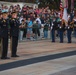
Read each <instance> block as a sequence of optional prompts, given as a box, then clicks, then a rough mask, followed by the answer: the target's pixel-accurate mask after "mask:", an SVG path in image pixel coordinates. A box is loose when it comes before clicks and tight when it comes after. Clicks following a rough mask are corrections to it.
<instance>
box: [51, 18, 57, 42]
mask: <svg viewBox="0 0 76 75" xmlns="http://www.w3.org/2000/svg"><path fill="white" fill-rule="evenodd" d="M56 28H57V22H56V18H55V17H54V18H53V22H52V24H51V38H52V42H55V30H56Z"/></svg>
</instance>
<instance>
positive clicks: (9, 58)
mask: <svg viewBox="0 0 76 75" xmlns="http://www.w3.org/2000/svg"><path fill="white" fill-rule="evenodd" d="M1 59H10V58H9V57H1Z"/></svg>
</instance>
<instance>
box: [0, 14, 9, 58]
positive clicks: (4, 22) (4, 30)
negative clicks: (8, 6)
mask: <svg viewBox="0 0 76 75" xmlns="http://www.w3.org/2000/svg"><path fill="white" fill-rule="evenodd" d="M2 17H3V18H2V19H1V24H0V26H1V31H0V35H1V42H2V44H1V45H2V46H1V47H2V48H1V49H2V55H1V59H9V58H8V57H7V52H8V25H9V20H8V14H7V12H3V14H2Z"/></svg>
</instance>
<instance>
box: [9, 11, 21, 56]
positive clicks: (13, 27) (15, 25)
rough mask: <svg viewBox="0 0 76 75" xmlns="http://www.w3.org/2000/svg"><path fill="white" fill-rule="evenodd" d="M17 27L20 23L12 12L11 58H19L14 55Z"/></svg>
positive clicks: (17, 33)
mask: <svg viewBox="0 0 76 75" xmlns="http://www.w3.org/2000/svg"><path fill="white" fill-rule="evenodd" d="M19 25H20V23H19V20H18V19H17V13H16V12H12V18H11V19H10V37H11V57H19V56H18V55H17V54H16V52H17V46H18V36H19Z"/></svg>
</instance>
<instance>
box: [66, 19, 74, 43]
mask: <svg viewBox="0 0 76 75" xmlns="http://www.w3.org/2000/svg"><path fill="white" fill-rule="evenodd" d="M73 27H74V24H73V22H71V21H70V18H69V20H68V26H67V39H68V43H71V34H72V31H73Z"/></svg>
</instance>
